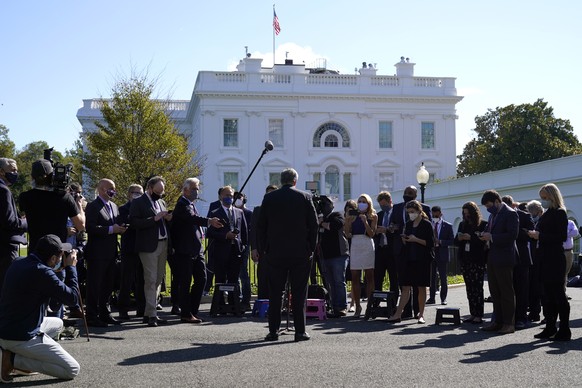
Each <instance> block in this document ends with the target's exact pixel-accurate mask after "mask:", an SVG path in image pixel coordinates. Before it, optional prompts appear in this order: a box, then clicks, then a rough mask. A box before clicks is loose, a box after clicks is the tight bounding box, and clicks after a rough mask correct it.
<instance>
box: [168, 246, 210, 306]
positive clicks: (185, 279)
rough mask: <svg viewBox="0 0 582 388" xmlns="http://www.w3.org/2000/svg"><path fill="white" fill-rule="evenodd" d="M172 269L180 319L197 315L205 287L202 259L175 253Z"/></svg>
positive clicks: (204, 270) (204, 265)
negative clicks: (180, 312)
mask: <svg viewBox="0 0 582 388" xmlns="http://www.w3.org/2000/svg"><path fill="white" fill-rule="evenodd" d="M174 268H175V270H174V271H175V272H174V276H175V277H176V280H177V284H178V295H179V297H178V299H179V301H178V303H179V305H180V310H181V311H182V317H190V314H192V315H198V311H199V309H200V300H201V299H202V293H203V292H204V286H205V285H206V264H205V263H204V257H202V256H192V255H191V254H180V253H176V254H175V255H174ZM192 280H194V284H192Z"/></svg>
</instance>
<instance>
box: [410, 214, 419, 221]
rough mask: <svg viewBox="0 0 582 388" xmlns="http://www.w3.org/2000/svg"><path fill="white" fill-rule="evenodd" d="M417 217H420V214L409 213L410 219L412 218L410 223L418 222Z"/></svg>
mask: <svg viewBox="0 0 582 388" xmlns="http://www.w3.org/2000/svg"><path fill="white" fill-rule="evenodd" d="M416 217H418V213H408V218H410V221H414V220H416Z"/></svg>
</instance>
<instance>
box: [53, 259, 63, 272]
mask: <svg viewBox="0 0 582 388" xmlns="http://www.w3.org/2000/svg"><path fill="white" fill-rule="evenodd" d="M62 265H63V260H59V262H58V263H56V264H55V266H54V267H53V271H58V270H59V269H61V266H62Z"/></svg>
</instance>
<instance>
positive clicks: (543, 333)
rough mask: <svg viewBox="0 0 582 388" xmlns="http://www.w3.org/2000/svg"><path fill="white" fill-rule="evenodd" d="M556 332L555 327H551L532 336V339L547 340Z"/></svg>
mask: <svg viewBox="0 0 582 388" xmlns="http://www.w3.org/2000/svg"><path fill="white" fill-rule="evenodd" d="M557 332H558V330H557V329H556V328H555V327H552V326H550V327H546V328H545V329H544V330H542V331H541V332H540V333H538V334H536V335H534V338H540V339H548V338H551V337H553V336H554V335H555V334H556V333H557Z"/></svg>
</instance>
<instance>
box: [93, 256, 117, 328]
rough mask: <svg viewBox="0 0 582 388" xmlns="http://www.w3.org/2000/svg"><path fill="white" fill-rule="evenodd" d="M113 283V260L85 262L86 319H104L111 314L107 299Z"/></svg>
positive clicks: (94, 259) (98, 259)
mask: <svg viewBox="0 0 582 388" xmlns="http://www.w3.org/2000/svg"><path fill="white" fill-rule="evenodd" d="M114 282H115V258H114V257H113V258H110V259H103V258H93V257H92V258H89V259H88V260H87V318H89V319H95V318H97V317H100V318H101V319H105V318H106V317H107V315H109V314H111V310H110V309H109V298H110V297H111V293H112V292H113V287H114V285H113V284H114Z"/></svg>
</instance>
